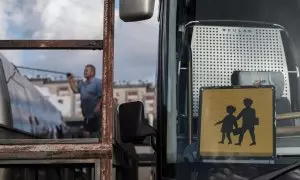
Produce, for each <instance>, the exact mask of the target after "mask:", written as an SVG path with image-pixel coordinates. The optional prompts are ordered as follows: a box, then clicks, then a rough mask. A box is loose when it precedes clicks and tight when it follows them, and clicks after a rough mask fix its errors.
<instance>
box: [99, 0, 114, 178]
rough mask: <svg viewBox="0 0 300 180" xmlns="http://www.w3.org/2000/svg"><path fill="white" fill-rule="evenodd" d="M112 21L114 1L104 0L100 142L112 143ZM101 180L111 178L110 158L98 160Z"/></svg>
mask: <svg viewBox="0 0 300 180" xmlns="http://www.w3.org/2000/svg"><path fill="white" fill-rule="evenodd" d="M114 22H115V1H114V0H104V26H103V36H104V37H103V71H102V80H103V107H102V108H103V109H102V127H103V128H102V131H101V133H102V134H101V142H102V143H105V144H112V131H113V118H114V115H113V114H114V111H113V108H114V106H113V105H114V103H113V74H114V72H113V69H114ZM100 170H101V173H100V175H101V180H110V179H111V178H112V158H110V159H101V160H100Z"/></svg>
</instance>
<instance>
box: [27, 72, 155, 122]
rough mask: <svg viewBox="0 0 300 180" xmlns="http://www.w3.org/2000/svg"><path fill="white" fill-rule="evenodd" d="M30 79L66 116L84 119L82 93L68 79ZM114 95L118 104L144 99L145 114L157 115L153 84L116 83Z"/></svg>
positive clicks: (150, 116) (148, 115)
mask: <svg viewBox="0 0 300 180" xmlns="http://www.w3.org/2000/svg"><path fill="white" fill-rule="evenodd" d="M29 80H30V81H31V82H32V83H33V84H35V85H36V87H37V89H38V90H39V91H40V92H41V93H42V94H43V95H44V96H45V97H46V98H47V99H48V100H49V101H50V102H52V103H53V105H54V106H55V107H57V108H58V109H59V110H60V111H61V112H62V115H63V116H64V117H66V118H70V117H76V119H78V118H79V119H80V118H81V119H83V118H82V114H81V108H80V95H79V94H74V93H73V92H72V90H71V88H70V86H69V84H68V82H67V81H66V80H51V79H49V78H31V79H29ZM113 95H114V98H115V99H116V100H117V103H118V104H121V103H125V102H131V101H142V102H143V103H144V108H145V116H146V117H148V118H150V119H153V117H155V114H156V106H155V104H156V99H155V98H156V97H155V91H154V87H153V86H152V85H151V84H149V83H140V84H122V85H121V84H118V85H114V89H113ZM150 121H153V120H150Z"/></svg>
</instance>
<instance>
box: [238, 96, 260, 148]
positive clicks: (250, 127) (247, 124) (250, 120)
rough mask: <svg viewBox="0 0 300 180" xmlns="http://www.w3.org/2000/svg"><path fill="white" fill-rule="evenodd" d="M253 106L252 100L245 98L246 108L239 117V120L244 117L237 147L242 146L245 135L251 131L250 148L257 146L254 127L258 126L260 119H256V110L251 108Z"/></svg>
mask: <svg viewBox="0 0 300 180" xmlns="http://www.w3.org/2000/svg"><path fill="white" fill-rule="evenodd" d="M252 104H253V101H252V99H249V98H245V99H244V105H245V108H244V109H243V110H242V111H241V112H240V113H239V114H238V116H237V120H239V119H240V118H241V117H243V124H242V127H241V133H240V137H239V142H238V143H236V145H239V146H240V145H241V144H242V142H243V138H244V134H245V132H246V131H249V133H250V137H251V140H252V143H251V144H250V146H253V145H256V141H255V132H254V130H255V129H254V126H255V125H258V118H257V117H256V113H255V109H254V108H252V107H251V106H252Z"/></svg>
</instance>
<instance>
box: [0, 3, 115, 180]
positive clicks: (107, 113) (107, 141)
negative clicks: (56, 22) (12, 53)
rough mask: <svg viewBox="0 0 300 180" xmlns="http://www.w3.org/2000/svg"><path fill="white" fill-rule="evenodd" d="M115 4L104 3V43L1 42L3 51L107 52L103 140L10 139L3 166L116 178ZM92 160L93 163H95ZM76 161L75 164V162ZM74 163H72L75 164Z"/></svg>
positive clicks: (1, 152)
mask: <svg viewBox="0 0 300 180" xmlns="http://www.w3.org/2000/svg"><path fill="white" fill-rule="evenodd" d="M114 3H115V1H114V0H104V26H103V40H0V49H6V50H7V49H11V50H12V49H44V50H45V49H47V50H49V49H52V50H55V49H56V50H57V49H59V50H63V49H67V50H72V49H73V50H74V49H77V50H78V49H83V50H103V51H104V52H103V71H102V83H103V86H102V87H103V107H102V130H101V138H100V139H71V140H70V139H69V140H68V139H55V140H53V139H40V140H39V139H26V140H25V139H9V140H5V141H3V142H1V141H0V164H1V165H13V164H24V163H25V164H26V162H34V163H35V164H55V163H59V164H61V163H64V162H68V163H74V164H76V163H79V162H80V163H81V162H82V163H85V162H87V163H88V162H90V163H94V164H95V175H96V177H95V179H101V180H110V179H111V177H112V176H111V175H112V138H113V137H112V131H113V129H112V127H113V117H114V116H113V113H114V111H113V108H114V106H113V66H114V62H113V60H114V18H115V13H114V12H115V11H114V8H115V4H114ZM91 159H92V161H91ZM72 160H74V161H72ZM71 161H72V162H71Z"/></svg>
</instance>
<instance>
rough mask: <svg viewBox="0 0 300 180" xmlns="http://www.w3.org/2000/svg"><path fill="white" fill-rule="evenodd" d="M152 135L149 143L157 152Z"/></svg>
mask: <svg viewBox="0 0 300 180" xmlns="http://www.w3.org/2000/svg"><path fill="white" fill-rule="evenodd" d="M154 138H155V137H154V136H150V145H151V147H152V149H153V150H154V151H155V152H157V149H156V142H155V141H154Z"/></svg>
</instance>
